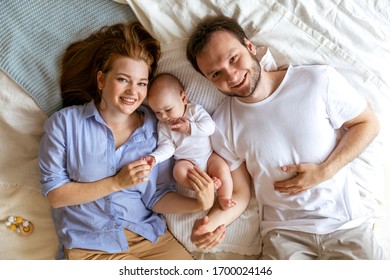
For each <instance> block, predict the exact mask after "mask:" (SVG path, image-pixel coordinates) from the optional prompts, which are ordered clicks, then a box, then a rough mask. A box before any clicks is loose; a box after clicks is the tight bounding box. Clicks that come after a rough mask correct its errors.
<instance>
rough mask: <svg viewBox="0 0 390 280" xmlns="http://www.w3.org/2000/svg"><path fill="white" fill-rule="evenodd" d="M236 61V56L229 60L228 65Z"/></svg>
mask: <svg viewBox="0 0 390 280" xmlns="http://www.w3.org/2000/svg"><path fill="white" fill-rule="evenodd" d="M236 59H237V55H234V56H232V57H231V58H230V63H232V62H234V61H236Z"/></svg>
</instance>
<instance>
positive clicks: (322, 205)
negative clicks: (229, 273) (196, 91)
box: [211, 66, 368, 234]
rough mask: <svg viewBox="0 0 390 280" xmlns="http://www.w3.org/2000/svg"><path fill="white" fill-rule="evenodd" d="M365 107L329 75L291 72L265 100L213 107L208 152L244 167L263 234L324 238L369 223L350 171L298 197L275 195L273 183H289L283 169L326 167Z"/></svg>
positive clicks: (311, 69)
mask: <svg viewBox="0 0 390 280" xmlns="http://www.w3.org/2000/svg"><path fill="white" fill-rule="evenodd" d="M366 106H367V104H366V101H365V100H364V99H363V98H362V97H361V96H360V95H359V94H358V93H357V92H356V90H355V89H353V88H352V87H351V86H350V85H349V84H348V82H347V81H346V80H345V79H344V78H343V77H342V76H341V75H340V74H339V73H337V72H336V70H335V69H334V68H332V67H329V66H298V67H292V66H290V67H289V68H288V70H287V73H286V76H285V77H284V79H283V81H282V83H281V84H280V86H279V87H278V89H277V90H276V91H275V92H274V93H273V94H272V95H271V96H269V97H268V98H267V99H265V100H263V101H261V102H257V103H251V104H248V103H243V102H240V101H239V100H237V99H236V98H226V99H225V100H224V101H223V103H222V104H221V105H220V106H219V107H218V108H217V110H216V111H215V113H214V115H213V119H214V121H215V122H216V127H217V129H216V132H215V133H214V135H213V136H212V138H211V139H212V144H213V148H214V150H215V151H216V152H217V153H219V154H220V155H221V156H222V157H224V158H225V159H226V161H227V162H228V164H229V165H230V168H231V170H234V169H236V168H237V167H238V166H239V165H240V164H241V163H243V162H246V166H247V168H248V171H249V173H250V175H251V176H252V178H253V181H254V188H255V193H256V198H257V200H258V201H259V206H260V209H261V207H262V209H263V213H262V215H263V220H262V223H261V228H262V234H265V233H266V232H268V231H269V230H272V229H275V228H284V229H292V230H299V231H304V232H311V233H318V234H326V233H330V232H333V231H335V230H337V229H341V228H351V227H355V226H357V225H359V224H361V223H362V222H363V221H364V220H366V219H367V218H368V217H367V213H366V212H365V211H364V207H363V206H362V203H361V199H360V196H359V191H358V187H357V185H356V183H355V180H354V178H353V177H352V176H351V173H350V169H349V166H346V167H344V168H343V169H342V170H340V171H339V172H338V173H337V174H336V176H334V177H333V178H332V179H330V180H328V181H325V182H323V183H321V184H320V185H318V186H316V187H313V188H311V189H309V190H307V191H304V192H302V193H300V194H298V195H293V196H292V195H288V194H282V193H280V192H277V191H275V190H274V182H276V181H283V180H286V179H288V178H290V177H292V175H291V174H288V173H285V172H282V171H281V169H280V167H281V166H284V165H290V164H299V163H320V162H322V161H325V159H326V158H327V157H328V155H329V154H330V153H331V152H332V150H333V149H334V148H335V146H336V145H337V143H338V139H339V133H338V129H339V128H340V127H341V126H342V124H343V123H344V122H345V121H347V120H350V119H352V118H354V117H356V116H358V115H359V114H360V113H361V112H362V111H363V110H364V109H365V107H366Z"/></svg>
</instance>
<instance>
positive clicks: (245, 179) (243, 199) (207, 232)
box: [191, 163, 251, 248]
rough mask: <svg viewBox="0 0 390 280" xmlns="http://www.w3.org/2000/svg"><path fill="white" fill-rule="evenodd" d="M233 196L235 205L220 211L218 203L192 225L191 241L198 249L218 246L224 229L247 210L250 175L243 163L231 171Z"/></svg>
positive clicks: (223, 234)
mask: <svg viewBox="0 0 390 280" xmlns="http://www.w3.org/2000/svg"><path fill="white" fill-rule="evenodd" d="M232 179H233V186H234V189H233V196H232V199H234V200H235V201H236V202H237V204H236V205H235V206H234V207H232V208H229V209H227V210H222V208H221V207H220V206H219V204H218V201H217V202H216V204H214V206H213V208H212V209H211V210H210V212H209V213H208V215H207V216H206V217H205V218H203V219H200V220H197V221H196V222H195V224H194V227H193V229H192V234H191V241H192V242H193V243H194V244H195V245H196V246H197V247H198V248H212V247H214V246H215V245H217V244H219V243H220V242H221V241H222V240H223V238H224V236H225V227H226V226H228V225H229V224H231V223H232V222H233V221H234V220H236V219H237V218H238V217H239V216H240V215H241V214H242V213H243V212H244V211H245V209H246V208H247V206H248V204H249V200H250V194H251V180H250V175H249V173H248V171H247V169H246V165H245V163H242V164H241V165H240V166H239V167H238V168H237V169H236V170H234V171H232Z"/></svg>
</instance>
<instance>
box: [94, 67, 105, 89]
mask: <svg viewBox="0 0 390 280" xmlns="http://www.w3.org/2000/svg"><path fill="white" fill-rule="evenodd" d="M96 79H97V87H98V89H99V90H102V89H103V86H104V74H103V72H102V71H99V72H98V73H97V77H96Z"/></svg>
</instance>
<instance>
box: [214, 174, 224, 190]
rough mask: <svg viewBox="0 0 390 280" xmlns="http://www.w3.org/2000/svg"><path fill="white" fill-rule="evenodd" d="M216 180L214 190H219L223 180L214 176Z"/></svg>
mask: <svg viewBox="0 0 390 280" xmlns="http://www.w3.org/2000/svg"><path fill="white" fill-rule="evenodd" d="M212 179H213V182H214V190H218V189H219V188H220V187H221V186H222V182H221V180H219V179H218V178H217V177H213V178H212Z"/></svg>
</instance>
